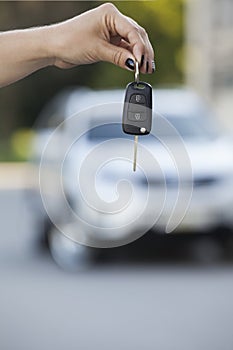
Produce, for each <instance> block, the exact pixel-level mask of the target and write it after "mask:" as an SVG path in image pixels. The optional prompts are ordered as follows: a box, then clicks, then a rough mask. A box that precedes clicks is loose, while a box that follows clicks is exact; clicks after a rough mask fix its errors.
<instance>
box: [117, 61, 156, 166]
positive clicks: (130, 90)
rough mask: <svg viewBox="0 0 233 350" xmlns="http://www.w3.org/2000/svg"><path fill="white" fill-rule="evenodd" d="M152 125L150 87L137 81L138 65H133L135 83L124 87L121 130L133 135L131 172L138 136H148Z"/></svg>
mask: <svg viewBox="0 0 233 350" xmlns="http://www.w3.org/2000/svg"><path fill="white" fill-rule="evenodd" d="M151 125H152V87H151V85H150V84H148V83H145V82H143V81H139V65H138V62H136V65H135V81H134V82H132V83H129V84H128V85H127V87H126V92H125V101H124V109H123V119H122V129H123V131H124V132H125V133H126V134H130V135H134V161H133V171H136V162H137V145H138V136H139V135H148V134H149V133H150V131H151Z"/></svg>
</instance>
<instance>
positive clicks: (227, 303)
mask: <svg viewBox="0 0 233 350" xmlns="http://www.w3.org/2000/svg"><path fill="white" fill-rule="evenodd" d="M0 213H1V233H0V281H1V285H0V313H1V316H0V349H2V350H16V349H17V350H21V349H22V350H31V349H33V350H37V349H38V350H41V349H43V350H47V349H48V350H51V349H56V350H64V349H69V350H73V349H75V350H77V349H80V350H85V349H88V350H89V349H90V350H91V349H96V350H105V349H106V350H109V349H111V350H119V349H120V350H124V349H125V350H126V349H127V350H131V349H132V350H139V349H140V350H142V349H145V350H150V349H151V350H152V349H153V350H155V349H159V350H176V349H177V350H197V349H198V350H201V349H203V350H208V349H210V350H215V349H216V350H219V349H221V350H222V349H224V350H228V349H229V350H232V348H233V332H232V324H233V301H232V296H233V265H232V263H231V261H229V260H227V259H225V258H223V259H220V260H218V259H213V261H212V262H211V260H210V261H208V263H206V262H205V263H204V262H203V261H202V262H197V259H196V258H193V257H191V258H190V255H189V258H188V257H186V255H185V254H183V255H182V252H181V249H178V248H177V246H178V245H181V247H182V249H185V247H188V249H190V245H189V246H188V245H186V243H184V242H182V240H178V241H176V243H174V242H173V243H174V244H173V245H171V244H170V243H169V242H168V241H167V243H165V244H164V243H163V244H160V245H159V246H160V248H161V249H159V248H158V247H157V248H156V249H155V252H156V251H157V252H158V251H159V250H160V251H159V258H158V259H154V260H153V259H152V258H151V259H150V261H145V260H144V259H140V252H139V251H138V245H137V248H136V249H137V251H138V257H137V259H135V260H134V261H131V263H130V261H126V259H125V258H124V259H123V260H121V258H120V257H119V258H118V259H116V260H114V259H113V261H111V262H109V263H99V264H95V265H94V266H90V267H89V268H86V269H82V270H81V271H79V272H76V273H70V272H67V271H63V270H62V269H61V268H59V267H58V266H57V265H56V264H55V263H54V262H53V261H52V259H51V258H50V256H49V254H47V253H46V250H44V251H43V250H40V249H39V243H38V242H39V239H38V236H37V235H38V233H37V230H36V228H35V223H34V222H33V219H32V218H33V215H32V214H33V213H30V212H29V210H28V207H27V206H26V205H25V196H24V190H23V189H20V188H16V187H15V188H14V189H10V188H5V189H4V188H3V187H1V189H0ZM169 244H170V245H169ZM176 248H177V253H176V252H175V253H174V251H173V252H172V258H170V259H169V257H168V255H169V251H170V252H171V250H172V249H173V250H175V249H176ZM152 249H153V247H152V248H151V247H150V251H151V250H152ZM116 252H117V250H116V251H114V254H115V255H116ZM127 252H128V255H130V249H127ZM213 252H216V249H215V250H214V249H212V253H213ZM180 254H181V255H182V256H180ZM143 256H145V251H144V253H143ZM193 256H194V255H193ZM212 256H217V253H216V254H215V255H214V254H212ZM129 260H130V259H129Z"/></svg>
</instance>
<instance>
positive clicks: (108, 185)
mask: <svg viewBox="0 0 233 350" xmlns="http://www.w3.org/2000/svg"><path fill="white" fill-rule="evenodd" d="M123 98H124V91H123V90H112V91H93V90H89V89H84V90H80V89H77V90H71V91H68V92H67V91H66V92H65V93H62V94H60V95H59V96H58V97H57V98H55V100H53V101H52V103H50V104H49V105H48V106H47V107H46V108H45V109H44V111H43V112H42V114H41V116H40V118H39V120H40V123H41V124H43V123H44V125H40V127H39V129H38V133H37V136H36V139H35V142H34V157H35V158H37V159H38V160H39V159H40V158H41V154H42V150H43V148H44V145H45V144H46V143H47V142H48V140H49V139H51V135H53V136H52V143H51V144H50V147H47V149H45V150H44V151H43V166H44V167H45V164H46V166H48V168H49V167H50V168H51V167H52V168H53V169H54V164H55V163H56V162H59V161H61V160H62V172H61V174H62V176H61V177H62V187H63V192H64V196H65V197H66V199H67V201H68V202H69V205H70V207H71V209H72V211H73V212H74V213H76V214H77V215H78V216H79V218H80V220H81V221H80V222H87V221H88V224H89V225H88V226H89V227H90V226H91V227H93V232H88V235H89V236H90V237H92V234H94V235H95V239H96V240H97V241H98V239H100V241H101V240H102V241H104V240H106V237H108V238H109V239H112V240H117V239H116V237H118V241H119V242H122V239H124V237H130V235H134V234H135V232H136V231H137V232H139V236H140V232H143V231H146V230H147V229H154V230H155V231H156V232H166V230H167V227H168V224H169V223H170V228H171V229H170V230H169V229H168V230H167V232H170V231H173V229H174V230H175V231H176V232H177V231H178V232H180V231H185V232H187V231H195V232H196V231H207V230H208V231H211V230H213V229H215V228H217V227H219V226H224V227H227V228H230V229H232V228H233V215H232V214H233V213H232V211H233V210H232V208H233V154H232V141H231V139H230V137H228V136H227V135H226V134H225V133H224V132H223V131H221V130H220V127H219V125H218V123H217V122H216V120H215V119H214V117H213V115H212V114H211V113H210V111H209V110H208V109H207V107H206V106H205V105H204V104H203V102H202V101H201V100H200V98H199V97H198V96H197V95H196V94H195V93H194V92H193V91H190V90H189V89H185V88H184V89H160V90H159V89H158V90H154V96H153V100H154V116H153V127H152V132H151V135H149V136H143V137H141V138H139V150H138V167H137V171H136V173H134V172H133V171H132V157H133V138H132V137H131V136H129V135H126V134H124V133H123V131H122V128H121V115H122V101H123ZM45 121H46V122H45ZM58 125H60V126H59V127H58V128H57V129H55V128H56V127H57V126H58ZM54 130H56V131H55V132H54ZM63 146H64V147H63ZM62 147H63V148H64V150H65V153H64V152H63V151H61V149H62ZM64 155H65V157H64ZM55 169H56V167H55ZM55 171H57V170H55ZM53 176H54V174H53V175H52V177H51V181H49V176H48V177H47V175H46V183H47V182H48V186H47V187H49V188H50V187H51V188H52V187H54V188H53V191H52V190H51V192H53V196H52V201H53V203H54V204H53V211H54V213H55V216H56V215H57V219H55V220H57V221H60V223H61V224H62V222H63V221H64V222H66V223H67V222H69V218H67V216H69V215H67V213H65V210H64V205H63V204H64V202H63V201H62V200H61V198H60V197H59V196H58V197H57V198H56V193H57V191H56V186H54V184H55V183H56V181H54V180H53ZM59 176H60V173H59ZM122 180H124V181H123V182H122ZM119 185H120V186H119ZM124 186H125V187H124ZM148 188H149V197H150V201H149V202H148ZM181 192H182V193H181ZM179 197H180V198H179ZM181 197H182V198H181ZM144 203H146V204H145V205H144ZM148 203H149V204H148ZM123 209H124V210H123ZM56 213H57V214H56ZM48 214H50V213H48ZM139 217H140V220H138V218H139ZM172 222H173V225H171V223H172ZM112 228H114V230H112V231H111V229H112ZM80 229H81V228H80ZM83 229H84V230H85V227H84V228H82V229H81V230H83ZM106 229H107V231H106ZM76 230H77V228H76ZM104 231H106V232H107V234H106V235H107V236H105V234H104V233H103V232H104ZM110 231H111V232H110ZM116 232H117V234H116ZM102 233H103V234H102ZM92 238H93V237H92ZM77 240H78V239H77ZM130 240H131V238H130V239H129V241H130ZM91 241H92V240H91V239H90V242H91ZM126 241H127V240H126ZM119 242H118V243H119ZM81 243H82V242H81ZM90 245H93V246H96V245H95V243H94V244H92V243H91V244H90ZM97 245H98V244H97Z"/></svg>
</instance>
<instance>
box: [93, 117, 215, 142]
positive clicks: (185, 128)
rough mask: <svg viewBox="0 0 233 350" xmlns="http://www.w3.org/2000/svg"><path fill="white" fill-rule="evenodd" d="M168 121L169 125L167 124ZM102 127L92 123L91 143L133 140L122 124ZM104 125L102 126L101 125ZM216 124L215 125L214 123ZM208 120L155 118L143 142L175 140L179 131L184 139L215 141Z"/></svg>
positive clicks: (103, 123) (212, 126) (211, 126)
mask: <svg viewBox="0 0 233 350" xmlns="http://www.w3.org/2000/svg"><path fill="white" fill-rule="evenodd" d="M166 121H168V122H169V123H167V122H166ZM99 124H100V126H95V127H93V124H91V123H90V127H89V131H88V133H87V137H88V139H89V141H91V142H99V141H100V140H108V139H114V138H126V139H129V138H130V139H131V138H132V136H131V135H127V134H125V133H124V132H123V131H122V126H121V124H120V123H111V124H106V121H103V122H101V121H100V123H99ZM101 124H102V125H101ZM213 124H214V123H213ZM213 124H211V123H210V121H209V120H208V119H206V118H203V119H202V118H200V117H188V118H185V117H179V116H165V118H161V117H160V116H156V115H155V116H154V117H153V129H152V134H153V135H154V136H153V135H152V134H150V135H148V136H145V137H141V140H140V141H142V142H148V141H150V140H151V139H152V138H153V139H156V138H158V139H159V138H173V137H176V132H174V129H173V127H174V128H175V131H177V132H178V133H179V134H180V135H181V137H182V138H184V139H199V140H200V139H205V140H206V139H213V138H216V136H217V130H216V129H215V127H214V125H213Z"/></svg>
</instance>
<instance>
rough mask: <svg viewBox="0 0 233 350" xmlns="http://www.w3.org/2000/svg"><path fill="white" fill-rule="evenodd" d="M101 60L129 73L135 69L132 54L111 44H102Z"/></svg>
mask: <svg viewBox="0 0 233 350" xmlns="http://www.w3.org/2000/svg"><path fill="white" fill-rule="evenodd" d="M101 59H102V60H103V61H107V62H111V63H113V64H115V65H117V66H120V67H121V68H126V69H128V70H131V71H132V70H134V67H135V57H134V56H133V54H132V53H131V52H130V51H128V50H127V49H125V48H123V47H119V46H115V45H112V44H111V43H105V44H104V48H103V50H101Z"/></svg>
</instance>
